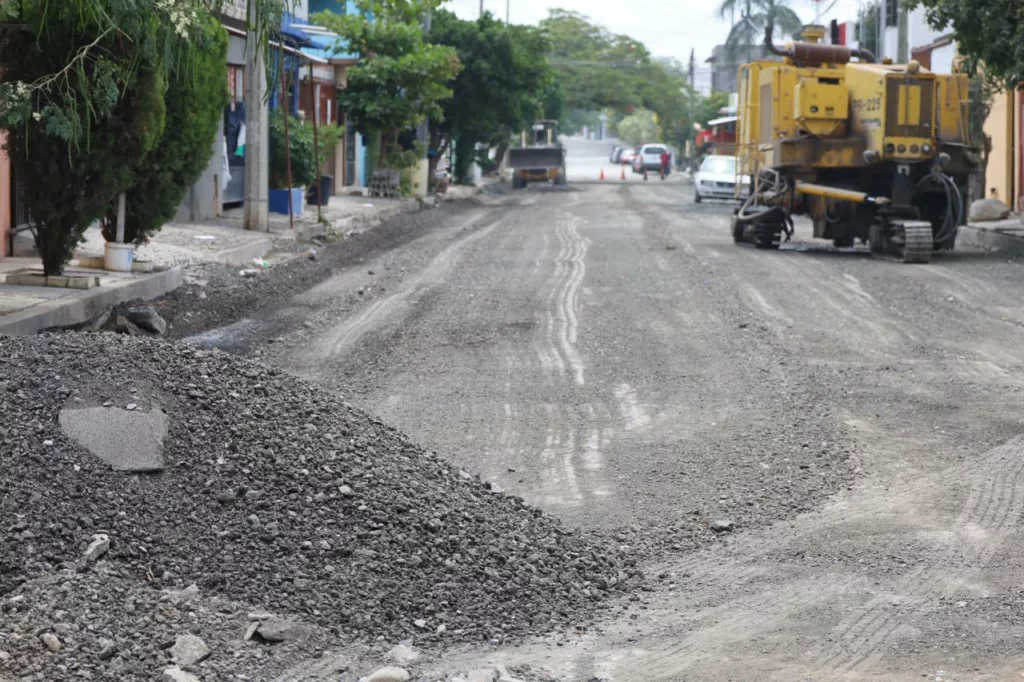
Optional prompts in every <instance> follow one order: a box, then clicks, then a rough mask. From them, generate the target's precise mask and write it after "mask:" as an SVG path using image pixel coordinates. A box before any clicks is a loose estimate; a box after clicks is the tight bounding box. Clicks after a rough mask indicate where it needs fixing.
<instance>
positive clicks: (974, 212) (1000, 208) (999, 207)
mask: <svg viewBox="0 0 1024 682" xmlns="http://www.w3.org/2000/svg"><path fill="white" fill-rule="evenodd" d="M1009 215H1010V207H1009V206H1007V205H1006V204H1004V203H1003V202H1002V201H1000V200H999V199H978V200H976V201H975V202H974V203H972V204H971V210H970V221H971V222H976V223H980V222H985V221H989V220H1005V219H1006V217H1007V216H1009Z"/></svg>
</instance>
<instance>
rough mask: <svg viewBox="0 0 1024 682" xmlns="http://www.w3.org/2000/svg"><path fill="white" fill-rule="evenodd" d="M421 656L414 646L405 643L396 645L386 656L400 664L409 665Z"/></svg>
mask: <svg viewBox="0 0 1024 682" xmlns="http://www.w3.org/2000/svg"><path fill="white" fill-rule="evenodd" d="M419 657H420V655H419V654H418V653H416V651H414V650H413V649H412V647H408V646H406V645H405V644H399V645H397V646H395V647H394V648H393V649H391V651H389V652H388V653H387V654H386V655H385V658H387V659H388V660H389V661H391V662H393V663H397V664H398V665H409V664H410V663H412V662H413V661H415V660H416V659H418V658H419Z"/></svg>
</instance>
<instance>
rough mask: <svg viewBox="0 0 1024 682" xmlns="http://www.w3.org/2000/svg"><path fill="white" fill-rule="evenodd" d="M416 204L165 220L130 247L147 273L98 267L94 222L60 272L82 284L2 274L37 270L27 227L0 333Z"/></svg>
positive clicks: (297, 245) (3, 290)
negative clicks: (251, 222) (265, 222)
mask: <svg viewBox="0 0 1024 682" xmlns="http://www.w3.org/2000/svg"><path fill="white" fill-rule="evenodd" d="M463 193H466V192H465V191H464V192H463ZM470 193H472V192H470ZM460 198H463V197H461V196H460ZM420 207H421V204H420V202H419V201H417V200H415V199H376V198H374V199H371V198H367V197H361V196H337V197H331V198H330V201H329V204H328V205H327V206H322V207H321V214H322V216H323V220H322V221H320V220H319V219H318V216H317V210H316V206H306V208H305V211H304V212H303V214H302V215H299V216H295V229H294V230H290V229H289V226H288V216H287V215H280V214H275V213H272V214H270V232H249V231H246V230H243V229H242V217H243V212H242V209H240V208H239V209H231V210H229V211H228V212H227V215H225V216H224V217H222V218H218V219H216V220H212V221H208V222H207V221H204V222H202V223H168V224H167V225H165V226H164V228H163V229H162V230H161V231H160V232H159V233H157V234H156V235H154V237H153V239H152V240H151V241H150V242H149V243H148V244H145V245H143V246H141V247H139V249H138V250H137V252H136V261H137V262H138V261H148V262H149V264H150V267H151V268H152V270H153V271H152V272H133V273H118V272H107V271H105V270H103V269H102V261H103V236H102V234H101V233H100V230H99V228H98V227H94V228H91V229H89V230H88V231H87V232H86V234H85V240H84V241H83V243H82V244H81V245H80V246H79V248H78V249H77V250H76V251H75V258H74V259H73V260H72V261H71V263H70V264H69V266H68V268H67V271H66V274H67V275H77V276H87V277H89V278H92V283H93V286H91V287H90V288H87V289H75V288H66V287H54V286H32V285H25V284H14V283H12V282H11V281H8V277H10V278H11V279H12V280H13V278H14V276H15V274H14V273H17V272H18V271H22V270H26V269H28V270H32V271H37V272H40V273H41V266H40V263H39V258H38V256H37V255H35V253H34V247H33V245H32V244H31V235H29V234H27V233H26V234H23V235H22V236H20V237H19V241H18V242H17V243H16V245H15V256H16V257H14V258H6V259H3V260H0V334H4V335H20V334H34V333H36V332H37V331H39V330H40V329H45V328H47V327H53V326H57V325H68V324H77V323H79V322H84V321H86V320H88V319H90V318H91V317H93V316H94V315H96V314H98V313H99V312H101V311H102V310H104V309H105V308H108V307H110V306H112V305H116V304H118V303H122V302H125V301H130V300H133V299H140V298H141V299H151V298H156V297H158V296H162V295H164V294H166V293H167V292H169V291H172V290H174V289H176V288H177V287H178V286H180V285H181V283H182V267H183V266H188V265H191V264H196V263H223V264H225V265H247V266H250V267H251V266H252V262H253V260H254V259H261V258H264V257H266V256H267V255H268V254H270V253H271V252H284V253H285V254H290V253H295V252H298V251H301V250H303V248H304V247H303V243H304V242H308V241H310V240H311V239H313V238H316V237H327V236H332V235H337V236H342V237H344V236H347V235H351V234H355V233H359V232H363V231H365V230H368V229H372V228H373V227H375V226H376V225H379V224H380V223H382V222H383V221H385V220H388V219H389V218H392V217H394V216H396V215H399V214H402V213H410V212H413V211H417V210H419V209H420ZM285 258H287V256H285ZM271 260H274V261H276V260H278V259H276V258H273V259H271ZM96 278H98V280H97V279H96ZM97 282H98V284H97Z"/></svg>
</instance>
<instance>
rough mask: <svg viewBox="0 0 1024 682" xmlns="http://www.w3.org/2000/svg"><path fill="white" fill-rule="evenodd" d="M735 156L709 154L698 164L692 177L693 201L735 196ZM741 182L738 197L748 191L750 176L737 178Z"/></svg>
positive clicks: (745, 194)
mask: <svg viewBox="0 0 1024 682" xmlns="http://www.w3.org/2000/svg"><path fill="white" fill-rule="evenodd" d="M736 180H737V176H736V157H735V156H709V157H707V158H706V159H704V163H702V164H701V165H700V170H698V171H697V175H696V177H694V179H693V201H694V203H696V204H699V203H700V202H701V201H702V200H703V199H735V198H736ZM739 181H740V183H742V186H741V189H740V197H741V198H742V197H746V196H747V195H748V194H749V193H750V176H749V175H743V176H741V177H740V178H739Z"/></svg>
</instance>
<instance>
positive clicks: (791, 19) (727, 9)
mask: <svg viewBox="0 0 1024 682" xmlns="http://www.w3.org/2000/svg"><path fill="white" fill-rule="evenodd" d="M787 2H788V0H722V4H721V5H719V7H718V13H719V14H720V15H721V16H722V18H723V19H724V18H726V17H729V16H731V15H733V14H734V13H735V11H736V9H737V8H740V20H739V21H737V22H736V23H734V24H733V26H732V29H730V31H729V35H728V37H727V38H726V39H725V48H726V53H727V54H728V56H729V57H730V58H732V59H737V60H738V59H747V60H749V59H750V47H751V46H753V45H756V44H758V43H759V42H760V41H761V36H763V35H764V30H765V28H766V27H768V26H772V27H773V28H777V29H780V31H781V32H782V33H784V34H786V35H794V34H797V33H799V32H800V29H801V28H802V27H803V22H802V21H801V20H800V17H799V15H797V13H796V12H794V11H793V10H792V9H790V8H789V7H788V6H787V4H786V3H787Z"/></svg>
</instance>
